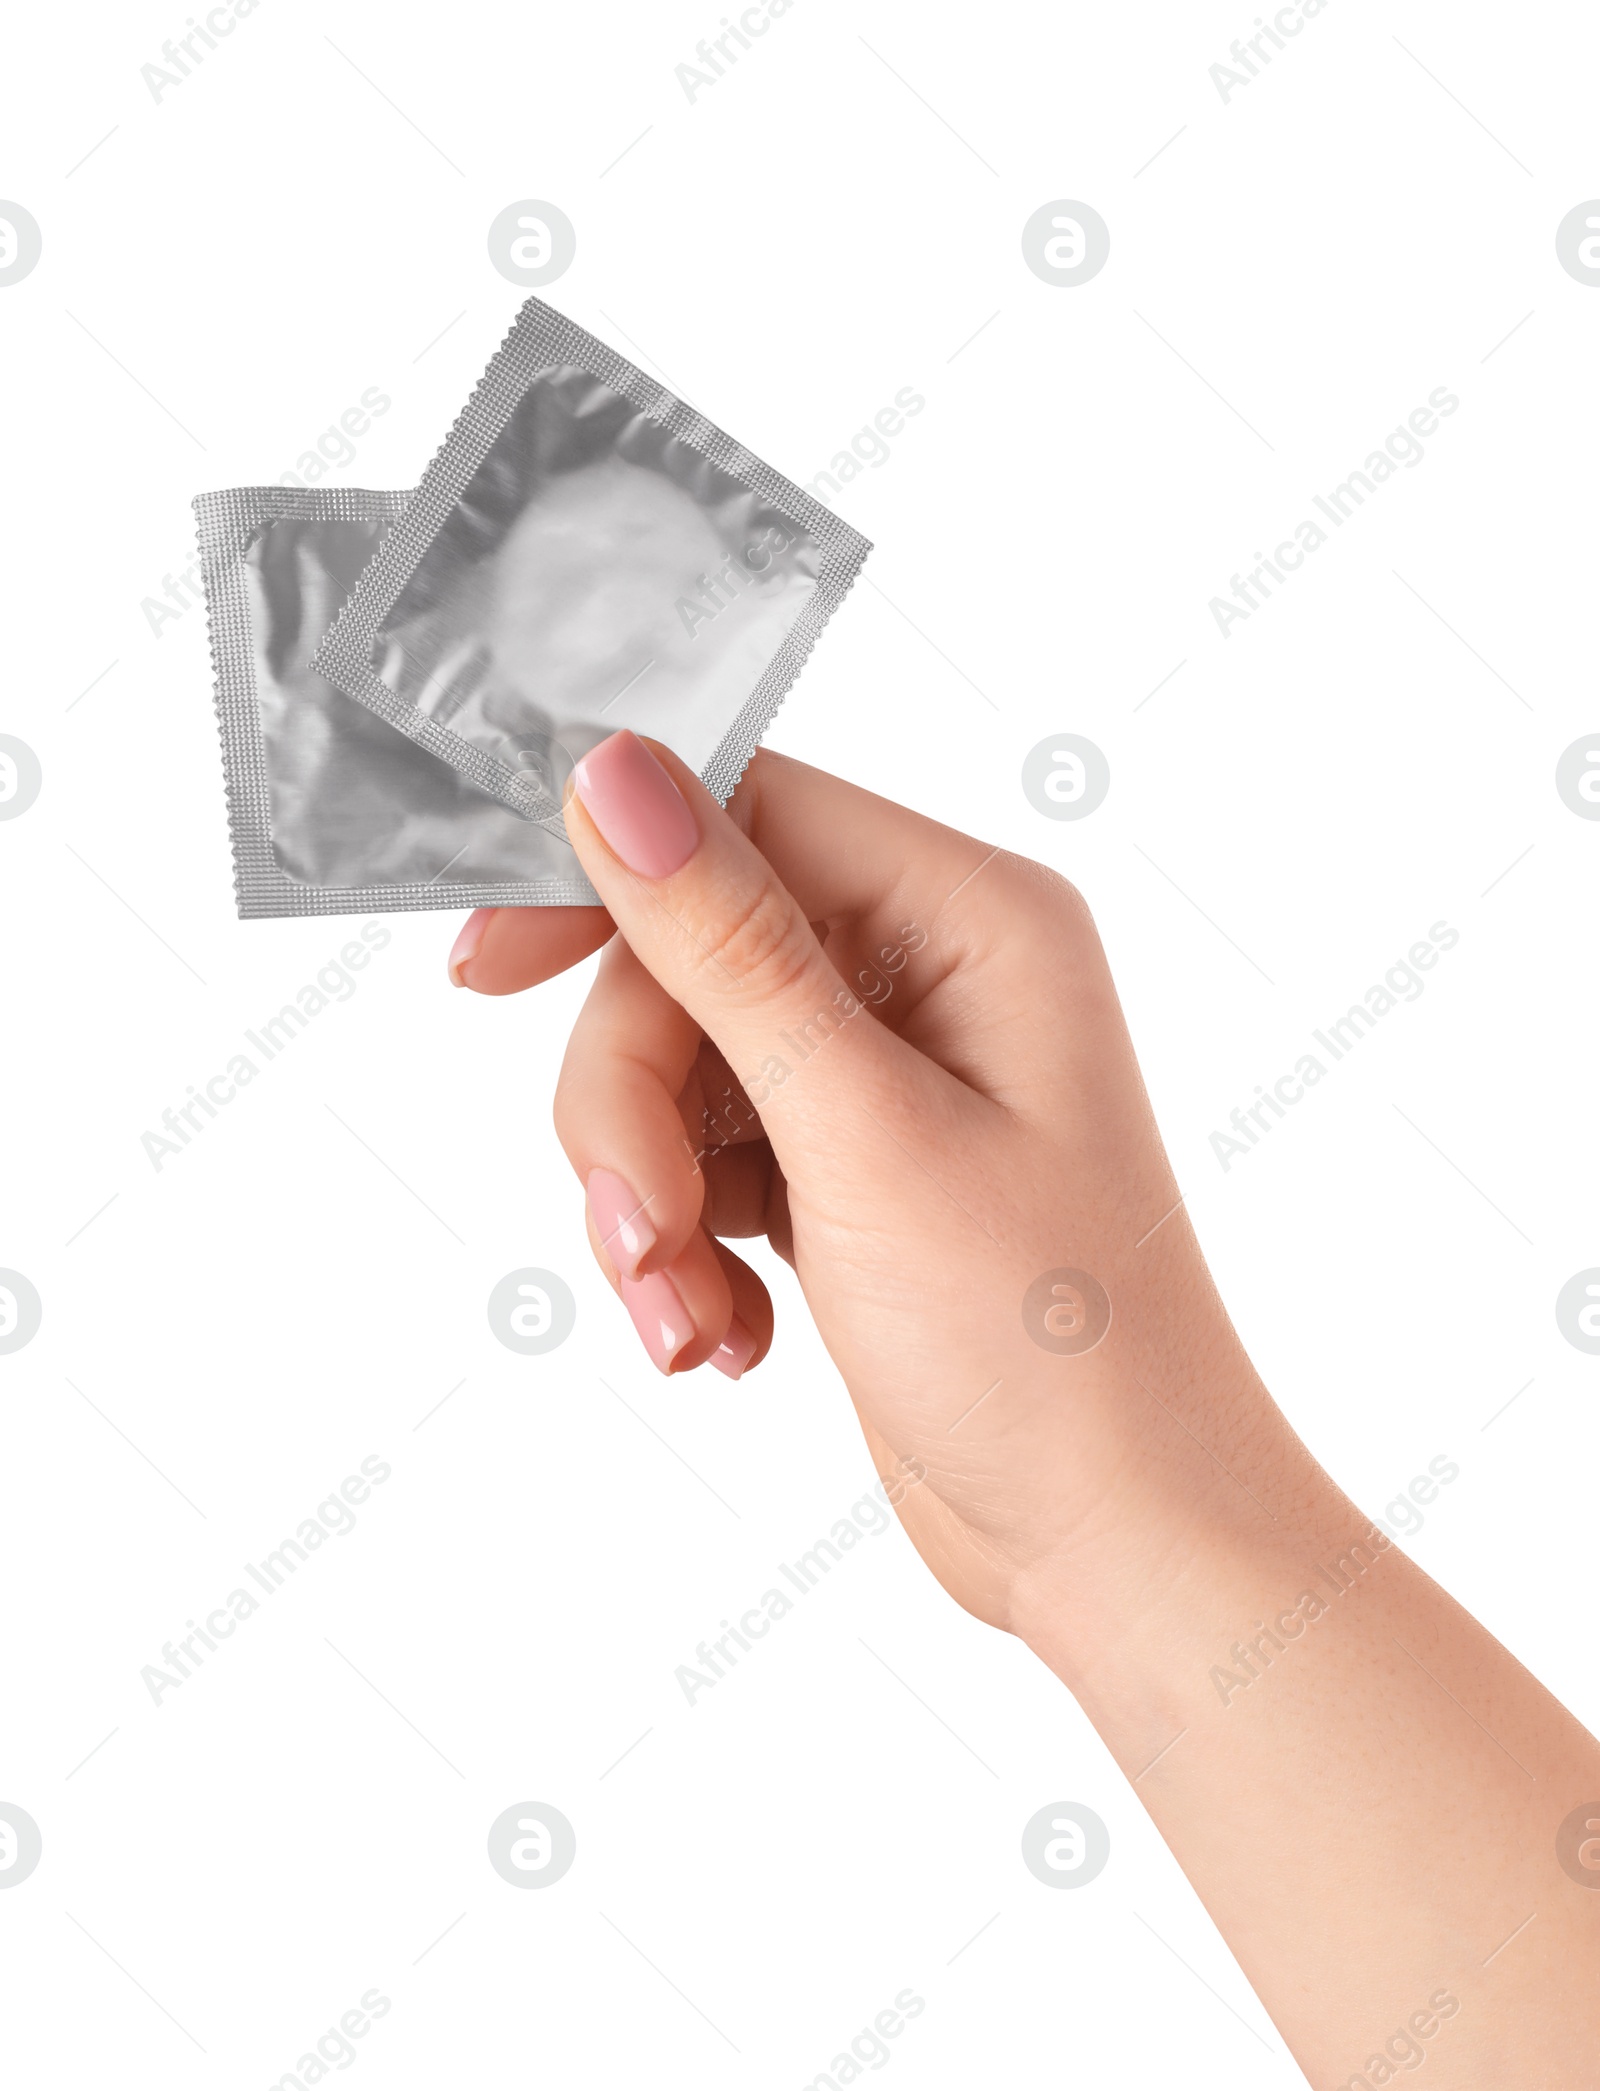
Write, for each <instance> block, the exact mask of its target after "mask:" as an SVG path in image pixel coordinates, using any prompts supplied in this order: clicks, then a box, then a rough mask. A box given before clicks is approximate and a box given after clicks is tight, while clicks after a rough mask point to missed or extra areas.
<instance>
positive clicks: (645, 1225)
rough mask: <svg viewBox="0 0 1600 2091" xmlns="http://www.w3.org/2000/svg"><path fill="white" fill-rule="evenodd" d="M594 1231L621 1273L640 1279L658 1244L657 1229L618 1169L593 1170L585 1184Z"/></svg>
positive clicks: (621, 1274)
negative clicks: (642, 1269) (649, 1257)
mask: <svg viewBox="0 0 1600 2091" xmlns="http://www.w3.org/2000/svg"><path fill="white" fill-rule="evenodd" d="M585 1188H586V1190H587V1192H588V1197H589V1216H590V1218H591V1219H592V1220H593V1221H594V1231H595V1233H596V1234H598V1235H599V1237H600V1239H601V1241H603V1242H604V1243H605V1247H606V1254H607V1255H608V1256H609V1257H610V1258H611V1261H612V1262H613V1263H614V1264H615V1265H616V1268H617V1271H618V1273H619V1275H620V1276H622V1277H624V1278H636V1277H637V1276H638V1275H639V1265H640V1264H641V1263H642V1262H643V1261H644V1259H645V1257H646V1256H648V1255H649V1253H650V1251H651V1250H652V1249H653V1248H654V1247H655V1245H656V1230H655V1228H654V1226H653V1225H652V1224H651V1220H650V1215H649V1213H647V1212H646V1211H645V1208H644V1203H643V1201H642V1200H641V1199H638V1198H636V1197H635V1196H634V1195H633V1190H632V1187H631V1186H630V1185H629V1184H627V1183H625V1182H624V1181H623V1179H622V1178H621V1177H620V1176H618V1174H617V1173H616V1171H615V1170H614V1169H591V1170H590V1171H589V1181H588V1184H587V1185H586V1186H585Z"/></svg>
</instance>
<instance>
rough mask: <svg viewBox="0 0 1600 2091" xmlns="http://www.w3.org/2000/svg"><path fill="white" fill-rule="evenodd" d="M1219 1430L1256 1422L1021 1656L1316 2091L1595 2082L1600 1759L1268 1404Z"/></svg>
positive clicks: (1040, 1604) (1125, 1533)
mask: <svg viewBox="0 0 1600 2091" xmlns="http://www.w3.org/2000/svg"><path fill="white" fill-rule="evenodd" d="M1213 1413H1216V1414H1228V1415H1232V1416H1234V1417H1235V1418H1236V1419H1237V1418H1240V1417H1241V1416H1244V1417H1245V1418H1246V1420H1244V1421H1242V1422H1236V1423H1235V1425H1234V1426H1233V1427H1232V1428H1231V1429H1229V1430H1228V1431H1227V1432H1226V1433H1225V1439H1226V1441H1225V1442H1224V1443H1220V1444H1214V1445H1213V1446H1211V1447H1210V1448H1208V1450H1207V1451H1206V1454H1205V1459H1204V1466H1205V1469H1206V1471H1205V1472H1204V1473H1202V1472H1201V1471H1200V1467H1199V1465H1198V1464H1197V1465H1196V1467H1195V1468H1194V1470H1193V1472H1191V1474H1190V1475H1189V1477H1188V1483H1187V1485H1184V1486H1179V1487H1173V1488H1167V1489H1162V1488H1157V1489H1155V1490H1152V1491H1148V1492H1146V1493H1145V1497H1144V1509H1143V1510H1142V1511H1138V1510H1134V1511H1132V1512H1131V1514H1130V1506H1129V1504H1128V1503H1127V1502H1126V1501H1123V1502H1121V1503H1119V1505H1118V1526H1119V1536H1118V1538H1117V1540H1116V1542H1115V1544H1114V1545H1111V1544H1108V1545H1107V1547H1106V1548H1105V1549H1104V1550H1101V1551H1098V1552H1097V1553H1096V1555H1095V1558H1094V1559H1093V1561H1092V1562H1086V1563H1084V1564H1083V1565H1082V1566H1081V1567H1080V1568H1078V1569H1076V1570H1074V1571H1072V1572H1070V1573H1068V1572H1066V1571H1063V1572H1062V1579H1061V1581H1060V1582H1059V1583H1058V1584H1057V1585H1056V1586H1055V1587H1052V1586H1051V1584H1050V1583H1049V1582H1048V1581H1047V1582H1046V1583H1045V1584H1044V1586H1042V1587H1040V1588H1036V1589H1035V1590H1033V1591H1032V1592H1031V1593H1030V1597H1029V1600H1028V1610H1027V1618H1026V1620H1025V1621H1024V1622H1023V1623H1022V1630H1023V1632H1024V1635H1025V1638H1026V1639H1027V1640H1028V1641H1029V1642H1030V1644H1031V1645H1032V1646H1033V1647H1034V1649H1035V1651H1036V1652H1037V1653H1038V1654H1039V1655H1040V1656H1041V1657H1042V1658H1043V1660H1044V1661H1045V1662H1047V1663H1048V1664H1050V1666H1051V1667H1052V1668H1053V1669H1055V1670H1056V1671H1057V1672H1058V1674H1059V1675H1060V1676H1061V1677H1062V1678H1063V1679H1064V1680H1065V1681H1066V1682H1067V1683H1068V1684H1069V1685H1070V1687H1071V1688H1072V1690H1073V1691H1074V1692H1075V1694H1076V1695H1077V1697H1078V1698H1079V1700H1080V1702H1081V1703H1082V1705H1083V1706H1084V1708H1085V1710H1086V1712H1087V1713H1088V1714H1089V1716H1090V1718H1091V1719H1092V1720H1093V1722H1094V1724H1095V1726H1096V1727H1097V1728H1098V1730H1099V1731H1100V1733H1101V1735H1102V1736H1103V1737H1104V1739H1105V1741H1106V1743H1107V1744H1108V1746H1109V1747H1110V1749H1111V1750H1112V1751H1113V1752H1114V1754H1115V1755H1116V1757H1117V1759H1118V1762H1119V1763H1120V1764H1121V1765H1122V1767H1123V1769H1124V1770H1125V1771H1126V1772H1127V1774H1128V1776H1129V1778H1130V1780H1131V1781H1132V1782H1133V1784H1134V1788H1135V1791H1136V1792H1137V1793H1138V1795H1139V1798H1140V1799H1141V1800H1142V1801H1143V1803H1144V1805H1145V1807H1146V1808H1147V1809H1148V1810H1149V1812H1150V1815H1151V1817H1152V1819H1153V1820H1154V1822H1155V1824H1156V1826H1157V1828H1158V1829H1159V1830H1160V1832H1161V1834H1162V1836H1163V1837H1164V1838H1165V1839H1166V1841H1167V1843H1168V1844H1169V1845H1170V1846H1171V1848H1172V1850H1173V1852H1174V1854H1175V1855H1176V1857H1177V1859H1178V1861H1179V1863H1180V1864H1181V1865H1182V1867H1183V1869H1184V1871H1185V1873H1186V1874H1187V1875H1188V1877H1189V1879H1190V1881H1191V1882H1192V1883H1193V1885H1194V1886H1195V1888H1196V1890H1197V1892H1198V1893H1199V1894H1200V1896H1201V1897H1202V1899H1203V1900H1204V1902H1205V1904H1206V1906H1207V1908H1208V1909H1209V1911H1210V1912H1211V1915H1212V1917H1213V1918H1214V1919H1215V1921H1216V1923H1217V1925H1218V1926H1219V1928H1220V1929H1221V1931H1222V1933H1223V1935H1224V1936H1225V1937H1226V1939H1227V1941H1228V1943H1229V1945H1230V1946H1231V1948H1232V1949H1233V1951H1234V1953H1235V1955H1236V1957H1237V1958H1238V1961H1239V1963H1240V1966H1241V1967H1242V1968H1243V1970H1244V1972H1245V1974H1246V1976H1247V1977H1248V1978H1249V1980H1250V1982H1251V1984H1252V1986H1253V1987H1254V1988H1255V1990H1256V1992H1257V1994H1258V1995H1259V1996H1260V1997H1261V1999H1262V2001H1263V2003H1264V2004H1265V2005H1266V2007H1267V2009H1268V2010H1269V2011H1270V2012H1271V2014H1272V2016H1273V2018H1274V2020H1275V2021H1276V2023H1277V2025H1278V2027H1279V2029H1280V2031H1281V2032H1282V2033H1283V2035H1284V2038H1285V2039H1286V2040H1287V2042H1288V2044H1289V2046H1290V2048H1291V2050H1292V2052H1293V2053H1294V2055H1295V2057H1296V2059H1297V2060H1298V2061H1299V2063H1300V2065H1301V2067H1302V2068H1303V2069H1305V2070H1306V2071H1307V2073H1308V2074H1309V2076H1310V2077H1311V2080H1312V2082H1313V2083H1315V2084H1316V2085H1318V2086H1319V2087H1321V2086H1324V2085H1326V2086H1328V2087H1330V2091H1332V2087H1334V2086H1338V2087H1340V2091H1343V2087H1346V2086H1350V2087H1351V2091H1355V2087H1358V2086H1365V2085H1369V2084H1370V2085H1374V2086H1376V2085H1381V2084H1386V2083H1391V2082H1398V2081H1400V2080H1401V2079H1402V2078H1403V2077H1406V2076H1408V2075H1409V2072H1410V2071H1411V2070H1414V2069H1416V2068H1419V2067H1420V2066H1421V2065H1422V2062H1423V2061H1424V2060H1425V2061H1426V2063H1427V2067H1428V2076H1427V2079H1426V2081H1427V2083H1428V2084H1430V2085H1432V2086H1434V2087H1435V2091H1445V2087H1448V2086H1461V2087H1467V2086H1471V2087H1474V2091H1477V2087H1483V2086H1487V2085H1509V2084H1512V2083H1516V2084H1527V2085H1538V2086H1539V2087H1540V2091H1564V2087H1569V2086H1570V2087H1577V2086H1580V2085H1581V2086H1590V2085H1593V2084H1596V2083H1600V1985H1597V1984H1596V1983H1595V1980H1594V1970H1595V1967H1596V1965H1597V1952H1600V1842H1596V1843H1594V1844H1593V1845H1592V1846H1590V1848H1589V1849H1588V1850H1587V1852H1586V1853H1584V1856H1585V1857H1588V1858H1593V1859H1594V1860H1595V1861H1596V1864H1595V1866H1594V1867H1593V1868H1589V1867H1587V1866H1586V1865H1584V1864H1583V1863H1582V1862H1581V1860H1580V1858H1579V1851H1580V1848H1581V1846H1582V1845H1583V1844H1584V1842H1585V1841H1586V1840H1587V1839H1588V1838H1594V1839H1596V1840H1600V1745H1597V1744H1596V1742H1595V1740H1594V1738H1593V1737H1591V1736H1590V1735H1589V1734H1588V1733H1587V1732H1586V1731H1585V1730H1584V1729H1583V1728H1582V1727H1581V1726H1580V1725H1579V1724H1578V1723H1577V1722H1576V1721H1575V1720H1574V1719H1573V1718H1572V1717H1571V1715H1569V1714H1568V1713H1567V1712H1566V1711H1565V1710H1564V1709H1563V1708H1562V1707H1561V1706H1559V1705H1558V1704H1557V1703H1556V1701H1555V1700H1554V1699H1552V1698H1551V1696H1550V1695H1549V1693H1548V1692H1546V1691H1545V1690H1544V1688H1543V1687H1542V1686H1541V1685H1540V1684H1539V1683H1538V1681H1537V1680H1536V1679H1535V1678H1533V1677H1531V1676H1530V1675H1529V1674H1528V1672H1527V1671H1526V1670H1524V1669H1523V1668H1522V1666H1521V1664H1520V1663H1518V1662H1517V1661H1516V1660H1515V1659H1514V1658H1513V1657H1512V1656H1511V1655H1509V1654H1508V1653H1507V1652H1506V1650H1505V1649H1504V1648H1502V1647H1501V1646H1500V1644H1499V1643H1498V1642H1497V1641H1496V1640H1495V1639H1494V1638H1493V1636H1492V1635H1490V1634H1489V1633H1487V1632H1486V1631H1485V1630H1484V1628H1483V1627H1481V1626H1480V1625H1478V1623H1477V1622H1476V1621H1475V1620H1473V1619H1472V1618H1470V1617H1469V1616H1468V1615H1467V1614H1466V1613H1465V1612H1464V1611H1463V1610H1462V1609H1461V1607H1460V1606H1459V1605H1458V1604H1456V1603H1455V1601H1454V1600H1453V1599H1452V1598H1451V1597H1449V1596H1448V1595H1447V1593H1446V1592H1444V1591H1443V1590H1441V1589H1440V1588H1439V1587H1438V1586H1437V1584H1435V1583H1434V1582H1433V1581H1431V1579H1430V1578H1429V1577H1428V1576H1426V1575H1425V1574H1424V1573H1423V1572H1422V1570H1421V1569H1419V1568H1418V1567H1417V1566H1416V1565H1415V1563H1413V1562H1411V1561H1410V1560H1408V1559H1407V1558H1406V1556H1405V1555H1404V1554H1402V1553H1401V1551H1400V1550H1399V1548H1398V1547H1397V1546H1395V1545H1393V1544H1392V1543H1391V1542H1389V1541H1388V1540H1386V1539H1385V1537H1384V1535H1383V1534H1382V1533H1380V1532H1378V1531H1376V1529H1375V1528H1374V1527H1373V1525H1372V1523H1371V1521H1370V1520H1369V1519H1367V1518H1365V1517H1363V1516H1362V1515H1361V1513H1360V1512H1359V1511H1358V1510H1357V1509H1356V1508H1355V1506H1354V1505H1353V1504H1351V1503H1350V1502H1349V1500H1348V1499H1347V1498H1346V1497H1345V1496H1344V1495H1343V1494H1342V1493H1341V1492H1340V1491H1339V1490H1338V1489H1337V1488H1336V1487H1334V1485H1333V1484H1332V1483H1331V1482H1329V1481H1328V1480H1327V1479H1326V1477H1325V1476H1323V1475H1321V1474H1320V1472H1319V1470H1317V1469H1316V1468H1315V1466H1314V1464H1313V1463H1312V1462H1311V1461H1310V1459H1309V1457H1308V1455H1306V1454H1305V1452H1304V1450H1303V1448H1302V1447H1300V1446H1299V1444H1298V1442H1297V1441H1296V1440H1294V1439H1293V1436H1292V1433H1290V1432H1289V1431H1288V1428H1287V1426H1286V1425H1284V1424H1283V1423H1282V1421H1281V1418H1278V1417H1277V1412H1276V1411H1275V1410H1274V1409H1272V1408H1271V1405H1270V1403H1267V1402H1266V1400H1265V1397H1264V1396H1261V1397H1260V1402H1259V1405H1258V1406H1257V1407H1256V1408H1255V1411H1254V1413H1253V1414H1252V1413H1250V1405H1249V1403H1248V1402H1247V1401H1241V1399H1240V1398H1239V1397H1238V1396H1237V1394H1235V1395H1234V1396H1233V1398H1232V1399H1230V1400H1229V1401H1224V1402H1220V1403H1218V1404H1217V1406H1216V1408H1215V1409H1214V1411H1213ZM1178 1427H1179V1428H1184V1429H1187V1427H1188V1425H1187V1423H1180V1424H1179V1425H1178ZM1218 1454H1220V1457H1221V1460H1222V1462H1223V1464H1220V1465H1219V1464H1218V1458H1217V1455H1218ZM1589 1803H1592V1804H1593V1806H1592V1809H1591V1811H1590V1812H1591V1813H1592V1814H1593V1816H1594V1818H1595V1822H1594V1827H1593V1829H1592V1830H1589V1831H1584V1830H1583V1829H1582V1823H1583V1821H1584V1819H1585V1818H1584V1816H1583V1814H1582V1811H1583V1809H1584V1807H1585V1804H1589ZM1575 1812H1576V1813H1577V1816H1578V1820H1577V1823H1576V1824H1574V1823H1572V1820H1571V1819H1572V1818H1573V1817H1574V1814H1575ZM1564 1824H1565V1825H1569V1827H1568V1829H1567V1833H1566V1835H1565V1837H1564V1838H1562V1835H1561V1833H1562V1830H1563V1825H1564ZM1558 1842H1559V1844H1560V1849H1559V1852H1558ZM1563 1860H1564V1861H1565V1867H1564V1866H1563Z"/></svg>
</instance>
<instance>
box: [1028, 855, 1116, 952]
mask: <svg viewBox="0 0 1600 2091" xmlns="http://www.w3.org/2000/svg"><path fill="white" fill-rule="evenodd" d="M1008 870H1009V873H1010V876H1011V879H1012V881H1013V883H1014V886H1015V890H1016V894H1017V898H1018V899H1019V901H1021V902H1022V903H1024V904H1025V905H1028V906H1030V907H1032V908H1036V909H1037V910H1038V912H1039V914H1040V916H1041V917H1042V918H1044V919H1046V920H1048V921H1049V922H1051V923H1052V924H1054V925H1055V926H1056V927H1057V928H1060V929H1064V930H1067V931H1068V932H1075V933H1077V934H1078V935H1080V936H1087V937H1093V936H1094V935H1095V934H1096V931H1095V926H1094V916H1093V915H1092V914H1091V912H1090V909H1089V903H1088V901H1086V900H1085V899H1084V897H1083V895H1082V894H1081V893H1080V892H1079V891H1078V888H1077V887H1076V886H1075V885H1073V883H1072V881H1071V880H1070V879H1067V878H1063V877H1062V875H1061V873H1060V872H1059V871H1052V870H1051V868H1050V866H1049V865H1048V864H1038V863H1035V862H1034V860H1033V859H1032V858H1031V857H1013V858H1011V859H1010V861H1009V865H1008Z"/></svg>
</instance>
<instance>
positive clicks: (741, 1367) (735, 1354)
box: [706, 1314, 756, 1379]
mask: <svg viewBox="0 0 1600 2091" xmlns="http://www.w3.org/2000/svg"><path fill="white" fill-rule="evenodd" d="M755 1354H756V1339H755V1338H754V1336H752V1335H751V1333H750V1331H749V1330H748V1329H747V1328H746V1327H745V1325H744V1323H743V1322H742V1321H741V1320H740V1319H739V1317H738V1315H737V1314H736V1315H735V1316H734V1317H733V1319H732V1321H731V1322H729V1324H728V1333H727V1335H726V1336H724V1337H723V1339H722V1341H721V1343H719V1344H718V1346H717V1348H716V1349H715V1350H714V1351H713V1352H712V1353H711V1356H710V1357H709V1358H708V1359H707V1361H706V1362H707V1363H708V1364H710V1365H715V1366H716V1368H717V1370H718V1371H719V1372H725V1373H726V1374H727V1375H728V1377H729V1379H742V1378H743V1377H744V1371H745V1367H746V1366H747V1365H748V1364H749V1363H750V1360H751V1359H752V1358H753V1357H754V1356H755Z"/></svg>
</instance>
